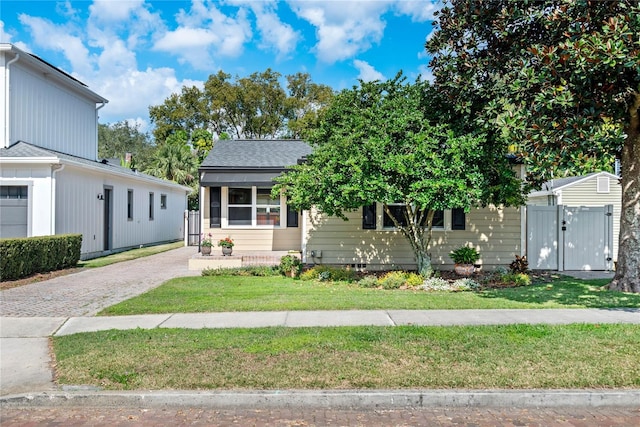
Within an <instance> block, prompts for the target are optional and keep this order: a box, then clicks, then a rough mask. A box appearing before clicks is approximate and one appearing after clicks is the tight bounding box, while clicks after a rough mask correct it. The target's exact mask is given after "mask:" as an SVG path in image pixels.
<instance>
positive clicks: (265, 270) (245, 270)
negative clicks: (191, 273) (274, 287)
mask: <svg viewBox="0 0 640 427" xmlns="http://www.w3.org/2000/svg"><path fill="white" fill-rule="evenodd" d="M202 275H203V276H258V277H268V276H279V275H280V269H279V268H278V267H275V266H269V265H254V266H249V267H235V268H205V269H203V270H202Z"/></svg>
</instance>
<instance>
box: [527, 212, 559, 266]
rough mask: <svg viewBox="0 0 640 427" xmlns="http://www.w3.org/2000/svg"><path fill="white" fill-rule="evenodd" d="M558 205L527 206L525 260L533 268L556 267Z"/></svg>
mask: <svg viewBox="0 0 640 427" xmlns="http://www.w3.org/2000/svg"><path fill="white" fill-rule="evenodd" d="M558 239H559V237H558V207H557V206H530V207H528V208H527V260H528V261H529V268H531V269H534V270H557V269H558V245H559V241H558Z"/></svg>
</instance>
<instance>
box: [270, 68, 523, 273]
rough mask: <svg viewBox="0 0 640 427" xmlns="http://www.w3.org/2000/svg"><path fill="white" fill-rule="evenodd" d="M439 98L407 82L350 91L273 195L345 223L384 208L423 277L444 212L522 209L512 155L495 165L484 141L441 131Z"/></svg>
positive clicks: (364, 85) (325, 116)
mask: <svg viewBox="0 0 640 427" xmlns="http://www.w3.org/2000/svg"><path fill="white" fill-rule="evenodd" d="M434 99H437V96H436V94H435V93H434V92H433V90H432V89H431V87H430V86H429V83H428V82H423V81H417V82H416V83H414V84H411V83H406V81H405V79H404V78H403V77H402V75H401V74H399V75H398V76H396V77H395V78H394V79H391V80H388V81H386V82H377V81H376V82H368V83H366V82H360V86H358V87H354V88H353V89H350V90H343V91H342V92H340V93H339V94H338V95H336V97H335V98H334V99H333V101H332V102H331V104H330V105H329V107H328V108H327V110H326V111H325V112H324V113H323V114H322V116H321V119H320V122H319V126H318V127H317V128H316V129H315V130H314V131H313V132H312V133H311V134H310V135H309V141H310V142H311V144H312V145H313V147H314V151H313V154H311V155H310V156H309V157H308V159H307V161H306V162H304V163H303V164H300V165H295V166H293V167H292V168H291V169H290V170H288V171H287V172H286V173H285V174H284V175H283V176H281V177H280V178H277V180H278V182H279V184H278V185H276V186H275V187H274V190H273V193H274V194H278V192H280V191H283V192H284V194H285V195H286V196H287V199H288V202H289V203H290V204H291V205H293V206H294V207H296V208H298V209H309V208H311V207H316V208H318V209H319V210H320V211H322V212H324V213H325V214H327V215H335V216H338V217H342V218H345V212H348V211H354V210H357V209H359V208H360V207H362V206H367V205H371V204H373V203H376V202H380V203H382V204H383V206H384V210H385V212H386V213H387V215H389V217H390V218H391V220H392V221H393V223H394V224H395V225H396V227H397V229H398V230H399V232H400V233H401V234H402V235H403V236H404V237H406V239H407V240H408V242H409V244H410V245H411V248H412V250H413V253H414V256H415V259H416V262H417V265H418V270H419V271H420V272H421V273H426V272H428V271H429V270H430V269H431V259H430V256H429V244H430V241H431V227H432V225H433V218H434V214H435V212H436V211H438V210H444V209H452V208H464V209H469V208H470V207H471V206H474V205H482V204H484V203H488V202H490V201H494V200H496V198H501V199H502V200H499V201H500V202H510V203H519V202H520V201H521V198H520V194H521V192H520V183H519V180H518V179H517V178H516V176H515V174H514V173H513V171H512V170H511V168H510V165H509V163H508V161H507V158H506V156H504V155H499V156H497V157H492V154H491V153H492V150H485V147H483V146H482V140H483V139H482V138H480V137H478V136H474V135H459V134H456V133H455V132H454V131H453V130H452V129H451V128H449V127H448V126H447V125H446V124H438V123H436V122H434V121H433V120H432V119H433V117H435V110H434V109H437V108H438V107H439V106H438V105H437V103H435V102H434ZM502 154H504V153H502ZM498 178H499V179H500V180H501V182H500V183H498V182H497V179H498ZM497 188H499V189H500V190H501V191H500V192H492V191H491V189H497ZM395 203H402V204H404V209H403V210H402V212H401V213H398V211H396V210H395V209H393V210H392V209H390V207H389V205H391V204H395Z"/></svg>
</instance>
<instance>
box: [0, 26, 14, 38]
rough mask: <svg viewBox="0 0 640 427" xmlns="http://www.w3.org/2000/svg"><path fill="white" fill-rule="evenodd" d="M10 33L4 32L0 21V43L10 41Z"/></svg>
mask: <svg viewBox="0 0 640 427" xmlns="http://www.w3.org/2000/svg"><path fill="white" fill-rule="evenodd" d="M11 38H12V36H11V34H8V33H5V32H4V22H2V21H0V43H11Z"/></svg>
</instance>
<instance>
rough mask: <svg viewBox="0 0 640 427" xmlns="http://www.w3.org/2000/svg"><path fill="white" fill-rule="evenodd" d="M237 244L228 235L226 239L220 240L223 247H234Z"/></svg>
mask: <svg viewBox="0 0 640 427" xmlns="http://www.w3.org/2000/svg"><path fill="white" fill-rule="evenodd" d="M234 245H235V243H233V240H232V239H231V237H229V236H227V237H225V238H224V239H220V240H218V246H220V247H222V248H232V247H233V246H234Z"/></svg>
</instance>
